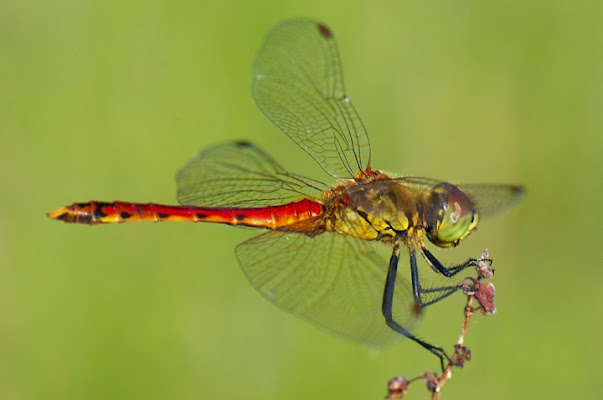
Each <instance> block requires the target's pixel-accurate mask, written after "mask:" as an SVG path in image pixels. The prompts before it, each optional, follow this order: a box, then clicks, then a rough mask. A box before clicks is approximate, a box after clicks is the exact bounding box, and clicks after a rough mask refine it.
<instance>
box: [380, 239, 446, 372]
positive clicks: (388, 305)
mask: <svg viewBox="0 0 603 400" xmlns="http://www.w3.org/2000/svg"><path fill="white" fill-rule="evenodd" d="M399 259H400V247H399V246H398V244H395V245H394V252H393V254H392V257H391V258H390V260H389V268H388V270H387V278H386V279H385V289H384V291H383V304H382V306H381V311H382V313H383V316H384V317H385V323H386V324H387V326H389V327H390V328H392V329H393V330H394V331H396V332H398V333H399V334H401V335H403V336H406V337H407V338H409V339H410V340H413V341H414V342H416V343H418V344H420V345H421V346H423V347H424V348H425V349H427V350H429V351H430V352H431V353H433V354H435V355H436V356H437V357H438V358H439V359H440V365H441V367H442V370H444V358H446V360H448V361H450V357H448V355H447V354H446V352H445V351H444V349H442V348H441V347H438V346H434V345H432V344H429V343H427V342H425V341H423V340H421V339H419V338H417V337H416V336H414V335H413V334H412V333H410V332H409V331H407V330H406V329H404V327H403V326H402V325H400V324H399V323H397V322H396V321H394V318H393V315H392V306H393V302H394V289H395V285H396V274H397V273H398V260H399ZM410 259H411V271H413V272H412V273H413V278H412V279H413V291H414V290H415V275H416V278H417V281H418V273H417V271H416V270H417V260H416V258H415V251H414V250H413V249H410ZM413 264H414V268H412V267H413ZM416 297H417V294H416V293H415V299H416ZM419 304H420V303H419Z"/></svg>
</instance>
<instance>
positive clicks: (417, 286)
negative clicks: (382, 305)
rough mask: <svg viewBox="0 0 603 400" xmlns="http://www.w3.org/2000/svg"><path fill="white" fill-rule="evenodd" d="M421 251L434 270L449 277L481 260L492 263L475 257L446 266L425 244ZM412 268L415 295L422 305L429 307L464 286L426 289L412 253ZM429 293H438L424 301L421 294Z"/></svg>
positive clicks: (460, 284)
mask: <svg viewBox="0 0 603 400" xmlns="http://www.w3.org/2000/svg"><path fill="white" fill-rule="evenodd" d="M420 251H421V255H422V256H423V258H425V260H426V261H427V263H428V264H429V265H430V266H431V267H432V269H433V270H434V271H439V272H440V273H441V274H442V275H444V276H445V277H447V278H451V277H453V276H455V275H456V274H458V273H459V272H461V271H463V270H465V269H466V268H469V267H474V266H476V265H477V263H478V262H479V261H486V262H488V263H489V264H490V265H492V260H491V259H484V260H478V259H475V258H470V259H468V260H467V261H465V262H464V263H462V264H459V265H455V266H453V267H449V268H446V267H445V266H444V265H442V263H441V262H440V261H439V260H438V259H437V258H436V257H435V256H434V255H433V254H431V252H430V251H429V250H428V249H427V248H425V246H424V245H421V246H420ZM410 268H411V278H412V288H413V294H414V296H415V301H416V302H417V303H418V304H419V305H420V306H421V307H427V306H429V305H432V304H434V303H437V302H438V301H440V300H442V299H445V298H446V297H448V296H450V295H451V294H453V293H455V292H456V291H457V290H460V289H462V288H463V285H462V283H459V284H457V285H450V286H441V287H435V288H426V289H424V288H422V287H421V282H420V280H419V273H418V270H417V261H416V258H415V256H414V254H411V258H410ZM429 293H431V294H433V293H436V295H435V297H433V298H432V299H430V300H427V301H424V300H423V298H422V296H421V295H423V294H429Z"/></svg>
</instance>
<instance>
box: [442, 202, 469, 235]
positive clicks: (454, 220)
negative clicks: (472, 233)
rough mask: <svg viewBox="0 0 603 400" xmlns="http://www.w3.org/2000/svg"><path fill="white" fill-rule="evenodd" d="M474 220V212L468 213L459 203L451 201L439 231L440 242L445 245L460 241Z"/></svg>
mask: <svg viewBox="0 0 603 400" xmlns="http://www.w3.org/2000/svg"><path fill="white" fill-rule="evenodd" d="M449 199H450V198H449ZM471 210H472V208H471V207H469V211H471ZM472 219H473V212H469V213H466V210H465V209H463V206H461V204H460V203H459V202H458V201H450V200H449V201H448V205H447V207H446V211H445V212H444V218H443V219H442V221H441V223H440V226H439V229H438V240H440V241H442V242H445V243H450V242H455V241H457V240H459V239H460V238H461V237H463V235H464V234H465V233H466V232H467V229H468V228H469V225H470V224H471V220H472Z"/></svg>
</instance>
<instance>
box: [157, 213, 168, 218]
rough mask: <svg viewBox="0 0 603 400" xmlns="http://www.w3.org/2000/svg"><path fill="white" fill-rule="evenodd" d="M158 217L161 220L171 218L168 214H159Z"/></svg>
mask: <svg viewBox="0 0 603 400" xmlns="http://www.w3.org/2000/svg"><path fill="white" fill-rule="evenodd" d="M157 216H158V217H159V218H161V219H165V218H168V217H169V216H170V214H166V213H157Z"/></svg>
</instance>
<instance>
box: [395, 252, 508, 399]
mask: <svg viewBox="0 0 603 400" xmlns="http://www.w3.org/2000/svg"><path fill="white" fill-rule="evenodd" d="M488 261H489V260H488V249H485V250H484V251H483V252H482V255H481V257H480V258H479V259H478V263H477V266H476V271H477V274H478V277H477V279H475V278H465V279H464V280H463V293H464V294H465V295H466V296H467V303H466V305H465V308H464V315H465V318H464V320H463V325H462V327H461V334H460V336H459V339H458V340H457V342H456V344H455V345H454V354H453V355H452V357H451V358H450V360H449V362H448V364H447V365H446V367H445V368H444V371H442V374H441V375H439V376H438V375H437V374H436V373H435V372H431V371H426V372H425V373H424V374H423V375H420V376H417V377H414V378H412V379H406V378H404V377H402V376H398V377H395V378H392V379H390V380H389V382H388V394H387V396H386V399H390V400H395V399H401V398H403V397H404V396H405V395H406V391H407V389H408V385H410V384H411V383H412V382H415V381H418V380H425V383H426V385H427V390H429V391H430V392H431V399H432V400H438V399H439V398H440V393H441V392H442V387H443V386H444V384H445V383H446V382H447V381H448V379H450V378H451V377H452V369H453V368H454V367H463V366H464V365H465V363H466V362H467V361H469V360H471V350H469V348H467V347H465V346H464V343H465V336H466V334H467V327H468V326H469V323H470V322H471V319H472V318H473V316H474V315H475V311H476V310H478V309H479V310H481V312H482V314H484V315H485V314H493V313H494V312H496V306H495V304H494V294H495V289H494V285H492V283H490V282H482V281H481V280H482V279H483V278H486V279H488V278H491V277H492V275H493V271H492V269H491V268H490V264H489V262H488ZM474 300H475V301H476V302H477V303H478V304H479V306H478V308H475V307H474V306H473V301H474Z"/></svg>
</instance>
